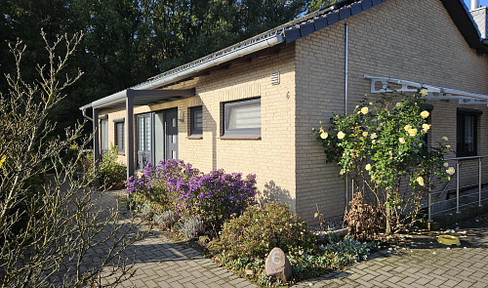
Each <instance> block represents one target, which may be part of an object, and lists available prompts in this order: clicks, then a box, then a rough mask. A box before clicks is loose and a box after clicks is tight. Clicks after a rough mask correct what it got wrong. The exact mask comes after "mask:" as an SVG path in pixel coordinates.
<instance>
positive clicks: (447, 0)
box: [441, 0, 488, 53]
mask: <svg viewBox="0 0 488 288" xmlns="http://www.w3.org/2000/svg"><path fill="white" fill-rule="evenodd" d="M441 2H442V4H443V5H444V7H445V8H446V10H447V12H448V13H449V16H450V17H451V19H452V20H453V21H454V24H455V25H456V27H457V28H458V29H459V31H461V34H462V35H463V37H464V39H465V40H466V42H467V43H468V45H469V46H470V47H471V48H473V49H476V51H477V52H478V53H487V52H488V48H487V47H486V46H485V44H486V43H484V42H482V39H481V35H480V32H479V31H478V28H477V25H476V23H475V21H474V20H473V17H472V16H471V14H470V13H469V11H468V8H467V7H466V5H464V2H463V1H462V0H441Z"/></svg>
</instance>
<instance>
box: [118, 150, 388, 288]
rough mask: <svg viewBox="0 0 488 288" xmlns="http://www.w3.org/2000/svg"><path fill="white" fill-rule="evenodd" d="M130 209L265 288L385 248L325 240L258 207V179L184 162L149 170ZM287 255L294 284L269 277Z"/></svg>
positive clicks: (136, 181) (281, 211)
mask: <svg viewBox="0 0 488 288" xmlns="http://www.w3.org/2000/svg"><path fill="white" fill-rule="evenodd" d="M126 187H127V188H126V192H127V194H128V199H130V203H129V205H132V207H134V208H135V209H136V210H137V211H138V213H139V215H140V216H141V217H143V218H146V219H147V220H152V221H154V223H155V224H157V225H158V226H159V228H160V229H161V230H165V231H169V232H171V234H172V237H176V238H178V237H183V238H185V239H188V240H193V241H194V242H195V243H198V244H199V245H201V248H202V249H203V251H204V253H206V254H207V256H209V257H211V258H212V259H213V260H214V261H215V262H217V264H218V265H222V266H225V267H226V268H228V269H229V270H232V271H233V272H234V273H236V274H238V275H239V276H241V277H245V278H248V279H249V280H251V281H252V282H254V283H257V284H259V285H262V286H282V285H291V284H294V283H296V282H299V281H303V280H305V279H307V278H310V277H313V276H319V275H322V274H324V273H327V272H329V271H333V270H337V269H343V268H344V267H346V266H347V265H349V264H351V263H355V262H357V261H361V260H364V259H366V258H367V257H368V255H369V254H370V253H371V251H373V250H374V249H376V248H377V247H378V244H377V243H375V242H370V243H366V242H364V243H362V242H359V241H356V240H354V239H352V238H350V237H348V238H345V239H340V238H339V237H338V236H336V235H335V234H333V233H330V234H327V236H325V237H319V236H318V235H316V234H314V233H312V231H311V230H310V228H309V226H308V225H307V223H306V222H305V221H303V220H302V219H301V218H300V217H299V216H298V215H296V214H294V213H292V212H290V209H289V207H288V206H287V205H286V204H280V203H275V202H270V203H261V204H259V203H257V202H256V197H255V196H256V193H257V188H256V176H255V175H253V174H250V175H246V176H244V175H242V174H241V173H231V174H229V173H226V172H225V171H223V170H215V171H211V172H209V173H202V172H200V171H199V170H198V169H196V168H194V167H192V165H191V164H189V163H184V162H183V161H176V160H172V159H170V160H167V161H165V162H160V163H159V164H158V165H156V166H153V165H151V164H147V166H146V167H145V168H144V170H143V171H142V175H141V176H140V177H131V178H129V179H128V181H127V184H126ZM276 246H278V247H279V248H281V249H282V250H283V251H284V252H285V254H286V256H287V258H288V259H289V261H290V264H291V266H292V275H291V277H290V278H289V279H287V280H288V281H287V282H283V281H282V280H280V279H278V278H275V277H272V276H269V275H267V274H266V271H265V259H266V257H267V255H268V253H269V252H270V251H271V249H273V247H276Z"/></svg>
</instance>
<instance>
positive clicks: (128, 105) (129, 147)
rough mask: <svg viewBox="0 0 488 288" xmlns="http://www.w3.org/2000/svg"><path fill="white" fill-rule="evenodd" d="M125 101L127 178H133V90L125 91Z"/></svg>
mask: <svg viewBox="0 0 488 288" xmlns="http://www.w3.org/2000/svg"><path fill="white" fill-rule="evenodd" d="M126 93H127V95H126V97H127V99H126V100H125V101H126V102H125V113H126V115H125V123H126V125H125V126H126V128H125V131H126V136H127V138H126V139H127V142H126V143H127V144H126V145H125V146H126V148H125V149H126V152H125V153H126V157H127V178H129V177H130V176H134V170H135V169H134V167H135V164H134V161H135V157H134V90H132V89H127V92H126Z"/></svg>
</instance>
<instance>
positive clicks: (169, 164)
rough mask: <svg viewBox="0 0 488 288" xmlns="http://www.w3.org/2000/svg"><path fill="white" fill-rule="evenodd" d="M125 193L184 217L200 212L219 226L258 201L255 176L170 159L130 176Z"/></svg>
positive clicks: (149, 165)
mask: <svg viewBox="0 0 488 288" xmlns="http://www.w3.org/2000/svg"><path fill="white" fill-rule="evenodd" d="M126 192H127V193H128V194H129V195H133V194H137V195H142V196H143V197H144V198H145V199H146V201H148V202H150V203H151V204H152V205H153V206H154V207H155V208H156V210H159V211H168V210H169V211H173V212H175V214H176V215H178V216H180V217H183V218H185V217H186V218H188V217H190V216H194V215H200V216H201V217H202V218H203V220H204V221H205V224H206V225H207V226H211V227H214V229H220V227H221V226H222V224H223V223H224V222H225V221H226V220H228V219H229V218H230V217H231V215H233V214H235V215H240V214H241V213H242V212H243V211H244V210H245V209H246V208H247V206H249V205H252V204H254V203H255V200H254V196H255V194H256V176H255V175H252V174H250V175H247V176H246V177H243V176H242V173H232V174H227V173H225V172H224V171H223V170H216V171H211V172H210V173H207V174H204V173H202V172H200V171H199V170H198V169H195V168H193V167H192V166H191V164H185V163H184V162H183V161H176V160H168V161H166V162H161V163H160V164H159V165H158V166H153V165H151V164H147V166H146V167H145V168H144V170H143V174H142V176H141V177H139V178H136V177H131V178H129V179H128V181H127V185H126Z"/></svg>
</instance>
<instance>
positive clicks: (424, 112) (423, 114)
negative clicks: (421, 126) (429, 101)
mask: <svg viewBox="0 0 488 288" xmlns="http://www.w3.org/2000/svg"><path fill="white" fill-rule="evenodd" d="M429 115H430V113H429V112H428V111H426V110H424V111H422V112H420V117H422V119H425V118H427V117H429Z"/></svg>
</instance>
